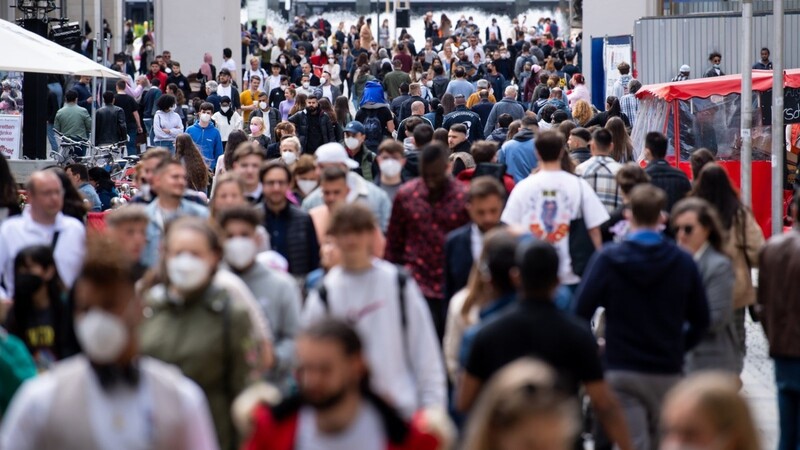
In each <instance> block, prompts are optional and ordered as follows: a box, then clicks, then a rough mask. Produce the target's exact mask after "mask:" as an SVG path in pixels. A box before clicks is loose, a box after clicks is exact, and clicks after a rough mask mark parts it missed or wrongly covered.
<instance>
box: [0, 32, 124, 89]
mask: <svg viewBox="0 0 800 450" xmlns="http://www.w3.org/2000/svg"><path fill="white" fill-rule="evenodd" d="M0 42H2V43H3V44H2V47H3V50H2V51H0V70H5V71H9V72H37V73H56V74H68V75H83V76H89V77H105V78H122V77H123V76H124V75H122V74H121V73H119V72H117V71H114V70H111V69H109V68H106V67H104V66H103V65H101V64H97V63H96V62H94V61H92V60H91V59H89V58H87V57H85V56H83V55H81V54H79V53H76V52H74V51H72V50H70V49H68V48H66V47H62V46H60V45H58V44H56V43H55V42H52V41H49V40H47V39H45V38H43V37H41V36H39V35H37V34H35V33H31V32H30V31H28V30H26V29H24V28H22V27H20V26H18V25H15V24H13V23H11V22H8V21H6V20H0Z"/></svg>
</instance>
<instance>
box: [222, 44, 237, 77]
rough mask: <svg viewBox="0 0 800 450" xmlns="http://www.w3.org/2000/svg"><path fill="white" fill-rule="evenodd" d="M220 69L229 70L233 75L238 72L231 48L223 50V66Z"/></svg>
mask: <svg viewBox="0 0 800 450" xmlns="http://www.w3.org/2000/svg"><path fill="white" fill-rule="evenodd" d="M219 68H220V69H228V70H230V71H231V72H232V73H233V72H236V61H234V60H233V52H232V51H231V49H229V48H225V49H223V50H222V64H220V66H219Z"/></svg>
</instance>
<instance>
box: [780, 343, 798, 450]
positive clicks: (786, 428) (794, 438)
mask: <svg viewBox="0 0 800 450" xmlns="http://www.w3.org/2000/svg"><path fill="white" fill-rule="evenodd" d="M775 384H776V386H777V388H778V413H779V416H780V427H781V438H780V443H779V444H778V450H798V449H800V358H775Z"/></svg>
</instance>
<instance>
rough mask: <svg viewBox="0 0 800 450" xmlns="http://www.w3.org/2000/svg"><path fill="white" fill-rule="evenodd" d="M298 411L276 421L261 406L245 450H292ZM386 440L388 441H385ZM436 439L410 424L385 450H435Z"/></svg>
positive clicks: (266, 409) (437, 444) (268, 409)
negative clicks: (401, 438)
mask: <svg viewBox="0 0 800 450" xmlns="http://www.w3.org/2000/svg"><path fill="white" fill-rule="evenodd" d="M298 416H299V414H298V411H297V410H295V411H294V412H292V413H291V414H289V415H287V416H286V417H285V418H283V419H278V418H277V417H275V415H274V414H273V412H272V410H271V409H270V408H269V407H268V406H266V405H261V406H259V407H258V409H257V410H256V411H255V413H254V414H253V419H254V421H255V424H256V428H255V431H254V432H253V435H252V436H251V437H250V440H249V441H248V442H247V444H245V446H244V449H245V450H292V449H294V445H295V441H296V439H297V436H296V435H297V426H298V422H299V421H298ZM387 440H388V439H387ZM438 447H439V441H438V439H437V438H436V437H434V436H433V435H430V434H426V433H424V432H422V431H420V430H419V428H418V427H417V426H415V425H414V424H413V422H412V424H410V425H409V426H408V431H407V433H406V435H405V440H404V441H403V442H402V443H396V442H389V443H388V445H387V447H386V450H436V449H437V448H438Z"/></svg>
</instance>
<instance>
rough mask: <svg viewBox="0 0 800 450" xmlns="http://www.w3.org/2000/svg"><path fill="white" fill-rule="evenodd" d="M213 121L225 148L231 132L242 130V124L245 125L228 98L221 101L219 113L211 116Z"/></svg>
mask: <svg viewBox="0 0 800 450" xmlns="http://www.w3.org/2000/svg"><path fill="white" fill-rule="evenodd" d="M211 120H213V121H214V124H215V125H216V126H217V130H219V135H220V137H221V138H222V147H223V148H224V147H225V145H226V144H227V143H228V136H229V135H230V134H231V131H234V130H241V129H242V124H243V123H244V121H243V120H242V116H241V115H240V114H239V113H238V112H237V111H236V110H235V109H233V108H232V107H231V99H230V97H227V96H225V97H222V98H221V99H220V101H219V111H217V112H215V113H214V115H213V116H211Z"/></svg>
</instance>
